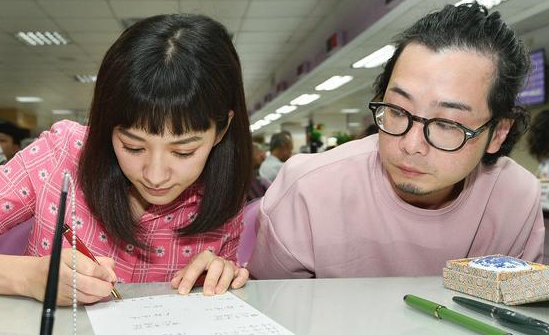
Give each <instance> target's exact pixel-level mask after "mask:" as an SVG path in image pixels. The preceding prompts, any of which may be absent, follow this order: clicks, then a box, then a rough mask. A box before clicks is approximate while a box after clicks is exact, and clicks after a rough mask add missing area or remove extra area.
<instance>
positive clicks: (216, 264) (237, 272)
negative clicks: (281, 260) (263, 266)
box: [172, 250, 249, 295]
mask: <svg viewBox="0 0 549 335" xmlns="http://www.w3.org/2000/svg"><path fill="white" fill-rule="evenodd" d="M204 271H207V273H206V278H205V279H204V289H203V291H204V295H214V294H220V293H223V292H225V291H227V289H228V288H229V285H230V286H231V288H241V287H242V286H244V284H246V282H247V281H248V277H249V272H248V270H247V269H245V268H241V267H238V266H237V265H236V264H235V263H234V262H232V261H228V260H226V259H224V258H222V257H219V256H216V255H215V254H214V253H212V252H211V251H209V250H206V251H202V252H201V253H199V254H198V255H196V256H194V257H193V259H192V260H191V262H190V263H189V264H187V265H186V266H185V267H184V268H183V269H181V270H179V271H177V273H176V274H175V276H174V277H173V279H172V287H173V288H177V290H178V291H179V293H180V294H188V293H189V292H190V291H191V289H192V287H193V285H194V284H195V283H196V282H197V280H198V278H199V277H200V275H202V273H203V272H204Z"/></svg>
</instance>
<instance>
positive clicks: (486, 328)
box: [404, 294, 512, 335]
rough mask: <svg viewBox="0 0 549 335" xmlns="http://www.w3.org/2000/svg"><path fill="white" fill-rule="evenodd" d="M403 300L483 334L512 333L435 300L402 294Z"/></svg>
mask: <svg viewBox="0 0 549 335" xmlns="http://www.w3.org/2000/svg"><path fill="white" fill-rule="evenodd" d="M404 301H405V302H406V303H407V304H408V305H410V306H411V307H413V308H416V309H419V310H420V311H422V312H425V313H427V314H430V315H432V316H434V317H436V318H438V319H444V320H448V321H450V322H453V323H455V324H457V325H460V326H462V327H465V328H468V329H469V330H472V331H474V332H477V333H479V334H484V335H512V334H511V333H508V332H506V331H505V330H502V329H499V328H496V327H493V326H490V325H489V324H486V323H484V322H481V321H478V320H475V319H473V318H470V317H468V316H466V315H463V314H460V313H457V312H454V311H453V310H451V309H448V308H446V307H444V306H442V305H440V304H437V303H436V302H432V301H429V300H425V299H422V298H420V297H416V296H415V295H411V294H407V295H405V296H404Z"/></svg>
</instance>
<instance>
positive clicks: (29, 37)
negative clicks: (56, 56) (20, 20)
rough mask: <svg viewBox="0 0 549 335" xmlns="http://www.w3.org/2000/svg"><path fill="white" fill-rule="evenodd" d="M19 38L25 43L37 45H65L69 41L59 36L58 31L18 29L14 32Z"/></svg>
mask: <svg viewBox="0 0 549 335" xmlns="http://www.w3.org/2000/svg"><path fill="white" fill-rule="evenodd" d="M15 37H17V38H18V39H19V40H21V41H22V42H24V43H25V44H27V45H32V46H37V45H53V44H55V45H65V44H68V43H69V41H68V40H67V39H66V38H64V37H63V36H61V34H59V33H58V32H56V31H54V32H49V31H45V32H40V31H34V32H33V31H27V32H24V31H20V32H18V33H16V34H15Z"/></svg>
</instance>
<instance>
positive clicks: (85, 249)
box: [63, 224, 122, 300]
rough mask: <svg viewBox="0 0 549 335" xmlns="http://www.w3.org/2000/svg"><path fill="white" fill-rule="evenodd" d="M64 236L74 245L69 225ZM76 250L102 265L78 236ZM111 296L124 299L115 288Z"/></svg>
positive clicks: (65, 226)
mask: <svg viewBox="0 0 549 335" xmlns="http://www.w3.org/2000/svg"><path fill="white" fill-rule="evenodd" d="M63 236H65V238H66V239H67V241H68V242H69V243H71V244H72V229H71V228H70V227H69V226H68V225H67V224H64V232H63ZM76 250H78V251H80V252H81V253H82V254H84V255H85V256H86V257H88V258H89V259H91V260H92V261H94V262H95V263H97V264H100V263H99V261H98V260H97V259H96V258H95V256H93V254H92V253H91V251H90V249H88V247H86V245H85V244H84V242H82V240H81V239H80V238H79V237H78V236H76ZM111 295H112V296H113V298H114V299H115V300H120V299H122V295H121V294H120V292H118V290H117V289H116V288H115V287H113V289H112V291H111Z"/></svg>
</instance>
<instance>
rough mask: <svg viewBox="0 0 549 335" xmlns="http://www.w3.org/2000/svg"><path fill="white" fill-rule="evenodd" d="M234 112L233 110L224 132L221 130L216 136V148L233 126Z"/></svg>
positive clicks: (230, 112)
mask: <svg viewBox="0 0 549 335" xmlns="http://www.w3.org/2000/svg"><path fill="white" fill-rule="evenodd" d="M233 117H234V112H233V111H232V110H230V111H229V120H228V121H227V125H226V126H225V128H223V130H221V131H220V132H219V133H217V135H216V136H215V143H214V146H216V145H217V144H218V143H219V142H221V140H222V139H223V136H225V134H226V133H227V130H228V129H229V126H230V125H231V121H232V120H233Z"/></svg>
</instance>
